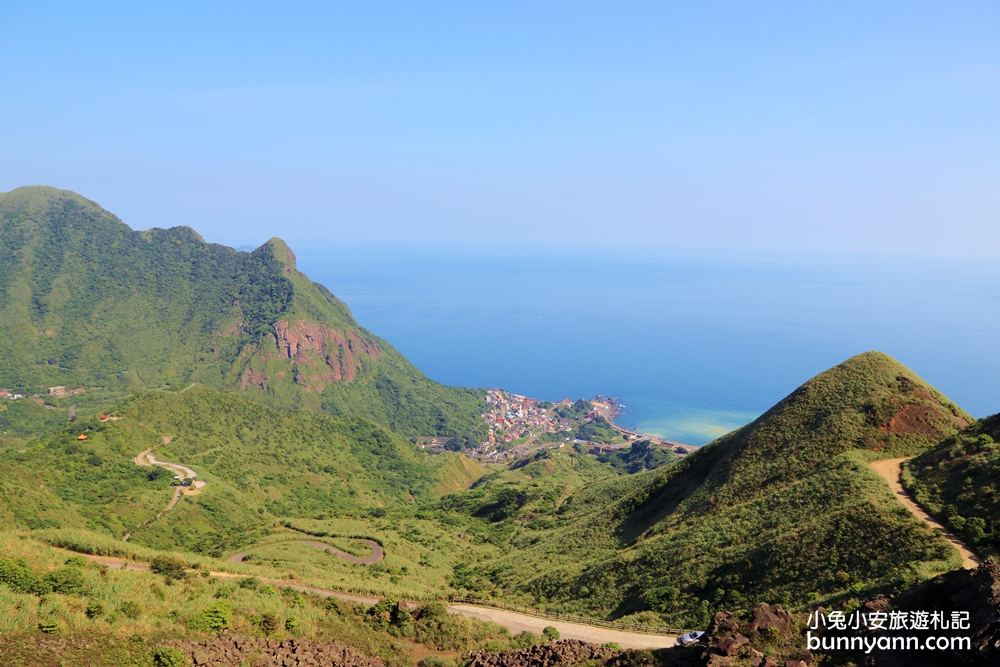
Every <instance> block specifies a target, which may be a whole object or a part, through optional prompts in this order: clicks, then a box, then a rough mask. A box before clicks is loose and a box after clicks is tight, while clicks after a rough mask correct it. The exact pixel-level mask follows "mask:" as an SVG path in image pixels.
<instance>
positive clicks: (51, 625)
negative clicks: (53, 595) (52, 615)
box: [38, 619, 59, 635]
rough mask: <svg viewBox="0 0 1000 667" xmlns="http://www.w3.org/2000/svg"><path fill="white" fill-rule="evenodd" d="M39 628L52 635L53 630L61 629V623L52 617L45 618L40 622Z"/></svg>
mask: <svg viewBox="0 0 1000 667" xmlns="http://www.w3.org/2000/svg"><path fill="white" fill-rule="evenodd" d="M38 629H39V630H41V631H42V632H44V633H45V634H47V635H51V634H52V633H53V632H57V631H58V630H59V623H58V622H57V621H53V620H51V619H49V620H45V621H42V622H41V623H39V624H38Z"/></svg>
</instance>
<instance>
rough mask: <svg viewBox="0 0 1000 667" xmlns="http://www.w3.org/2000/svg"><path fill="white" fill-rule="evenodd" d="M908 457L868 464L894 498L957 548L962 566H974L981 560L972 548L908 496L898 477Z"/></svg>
mask: <svg viewBox="0 0 1000 667" xmlns="http://www.w3.org/2000/svg"><path fill="white" fill-rule="evenodd" d="M909 458H910V457H905V458H901V459H880V460H878V461H871V462H870V463H869V464H868V465H869V466H870V467H871V469H872V470H874V471H875V472H876V473H878V475H879V477H881V478H882V479H884V480H885V481H886V482H888V483H889V488H890V489H892V492H893V493H894V494H895V496H896V500H898V501H899V502H901V503H902V504H903V506H904V507H905V508H906V509H908V510H910V512H911V513H912V514H913V516H915V517H917V518H918V519H920V520H921V521H923V522H924V523H926V524H927V525H928V526H930V527H931V528H933V529H934V530H936V531H938V532H939V533H941V536H942V537H943V538H944V539H946V540H948V541H949V542H951V545H952V546H953V547H955V548H956V549H958V553H960V554H961V555H962V567H963V568H974V567H976V566H977V565H979V564H980V563H982V562H983V561H982V559H981V558H979V556H977V555H976V554H974V553H972V550H971V549H969V547H967V546H965V543H963V542H962V541H961V540H960V539H958V537H957V536H956V535H955V534H954V533H953V532H951V531H950V530H948V529H947V528H945V527H944V526H943V525H942V524H941V522H940V521H938V520H937V519H935V518H934V517H932V516H931V515H930V514H928V513H927V512H925V511H924V510H923V508H921V507H920V505H918V504H917V503H915V502H913V499H912V498H910V496H909V494H908V493H906V490H905V489H904V488H903V484H902V482H901V481H900V478H901V476H902V474H903V462H904V461H907V460H909Z"/></svg>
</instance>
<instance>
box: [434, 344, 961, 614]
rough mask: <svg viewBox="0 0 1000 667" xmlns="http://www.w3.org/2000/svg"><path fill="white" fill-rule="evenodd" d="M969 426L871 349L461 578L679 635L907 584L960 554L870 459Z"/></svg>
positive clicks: (621, 482)
mask: <svg viewBox="0 0 1000 667" xmlns="http://www.w3.org/2000/svg"><path fill="white" fill-rule="evenodd" d="M970 421H971V418H970V417H969V416H968V415H967V414H965V413H964V412H963V411H961V410H960V409H959V408H958V407H957V406H955V405H954V404H953V403H951V402H950V401H949V400H948V399H947V398H945V397H944V396H942V395H941V394H940V393H939V392H937V391H936V390H934V389H933V388H932V387H930V386H929V385H927V383H925V382H923V381H922V380H921V379H920V378H918V377H917V376H916V375H915V374H914V373H913V372H912V371H910V370H909V369H907V368H905V367H904V366H902V365H901V364H899V363H898V362H896V361H894V360H893V359H891V358H889V357H887V356H886V355H884V354H880V353H877V352H869V353H865V354H862V355H859V356H857V357H853V358H852V359H849V360H848V361H846V362H844V363H843V364H841V365H839V366H837V367H835V368H832V369H830V370H828V371H826V372H824V373H822V374H820V375H818V376H817V377H815V378H813V379H812V380H810V381H809V382H807V383H805V384H804V385H802V386H801V387H799V388H798V389H797V390H796V391H794V392H793V393H792V394H791V395H789V396H788V397H787V398H785V399H784V400H782V401H781V402H780V403H778V404H777V405H776V406H774V407H773V408H772V409H771V410H769V411H768V412H767V413H766V414H764V415H762V416H761V417H760V418H759V419H757V420H756V421H754V422H753V423H751V424H749V425H747V426H745V427H743V428H741V429H739V430H737V431H734V432H733V433H730V434H728V435H726V436H724V437H722V438H719V439H718V440H716V441H715V442H713V443H711V444H709V445H707V446H705V447H703V448H702V449H701V450H699V451H698V452H696V453H694V454H692V455H690V456H688V457H686V458H685V459H684V460H682V461H680V462H679V463H676V464H674V465H668V466H663V467H661V468H657V469H655V470H651V471H646V472H640V473H638V474H635V475H627V476H621V477H614V478H611V479H606V480H603V481H597V482H595V483H592V484H589V485H587V486H586V487H584V488H583V489H581V490H579V491H577V492H576V493H574V494H573V495H571V496H569V497H568V498H566V499H565V500H564V501H563V502H562V503H561V504H560V505H559V507H558V510H557V511H555V512H554V513H553V514H554V516H553V517H552V518H553V519H554V521H555V528H553V529H552V530H551V531H548V532H547V533H545V534H544V535H538V536H536V537H535V538H534V539H532V540H531V541H530V544H526V545H522V548H520V549H518V550H517V551H516V552H513V553H511V555H510V556H509V557H507V558H506V559H503V560H500V561H498V562H496V563H492V564H489V565H483V566H480V567H478V568H474V575H475V576H471V575H470V576H467V577H465V581H466V582H468V587H470V590H476V589H478V590H476V592H478V593H482V592H485V591H490V590H499V589H502V590H504V591H506V593H507V594H508V595H513V596H516V597H519V598H521V599H522V600H524V601H525V602H529V603H531V604H548V605H549V606H551V607H555V608H559V609H563V610H567V611H576V612H582V613H586V614H598V615H602V616H612V617H615V616H624V615H629V614H642V613H644V612H645V613H647V614H648V613H652V614H655V616H652V617H650V620H661V621H666V622H667V623H669V624H671V625H673V626H675V627H696V626H698V625H702V624H704V623H706V622H707V621H708V619H709V617H710V614H711V612H712V611H714V610H716V609H718V608H730V609H736V610H748V609H749V608H750V607H751V606H752V605H753V604H755V603H756V602H759V601H761V600H769V601H781V602H783V603H786V604H792V605H799V606H802V605H806V604H807V603H808V604H816V603H820V602H824V601H830V600H835V599H843V598H847V597H857V596H860V595H862V594H867V593H870V592H874V591H892V590H901V589H902V588H904V587H906V586H907V585H909V584H910V583H912V582H913V581H915V580H917V579H919V578H923V577H926V576H928V575H929V574H931V573H932V572H935V571H940V570H942V569H947V568H949V567H951V566H953V565H954V564H955V563H957V562H958V555H957V553H956V552H955V551H954V550H953V548H952V547H951V546H950V545H949V544H948V543H947V542H945V541H944V540H943V539H942V538H941V537H940V536H939V535H938V534H937V533H935V532H934V531H933V530H931V529H930V528H928V527H927V526H925V525H924V524H922V523H920V522H919V521H917V520H916V519H915V518H913V517H912V516H911V515H910V514H909V513H908V512H907V510H906V509H904V508H903V506H902V505H901V504H900V503H899V502H898V501H897V500H896V499H895V498H894V496H893V494H892V492H891V491H890V490H889V488H888V487H887V485H886V484H885V482H884V481H883V480H882V479H880V478H879V477H878V476H877V475H876V474H875V473H874V472H872V471H871V470H870V468H869V467H868V465H867V462H868V461H870V460H872V459H875V458H884V457H889V456H902V455H907V454H917V453H920V452H922V451H925V450H927V449H929V448H930V447H932V446H934V445H935V444H936V443H938V442H940V441H941V440H942V439H944V438H946V437H949V436H952V435H954V434H955V433H957V432H958V431H959V430H960V429H962V428H963V427H965V426H966V425H967V424H968V423H969V422H970ZM445 501H448V499H447V498H446V499H445ZM525 562H530V563H532V567H531V568H524V567H522V566H521V564H522V563H525Z"/></svg>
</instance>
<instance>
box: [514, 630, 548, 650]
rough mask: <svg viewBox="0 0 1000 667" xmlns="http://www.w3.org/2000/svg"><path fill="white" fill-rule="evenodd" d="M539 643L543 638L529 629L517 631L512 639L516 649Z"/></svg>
mask: <svg viewBox="0 0 1000 667" xmlns="http://www.w3.org/2000/svg"><path fill="white" fill-rule="evenodd" d="M539 643H541V638H540V637H539V636H538V635H536V634H535V633H533V632H530V631H528V630H525V631H523V632H519V633H517V634H516V635H514V636H513V638H511V640H510V644H511V647H512V648H515V649H518V648H528V647H529V646H534V645H535V644H539Z"/></svg>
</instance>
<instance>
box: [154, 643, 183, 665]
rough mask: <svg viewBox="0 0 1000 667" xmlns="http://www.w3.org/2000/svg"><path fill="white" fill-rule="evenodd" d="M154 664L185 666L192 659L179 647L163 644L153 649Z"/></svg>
mask: <svg viewBox="0 0 1000 667" xmlns="http://www.w3.org/2000/svg"><path fill="white" fill-rule="evenodd" d="M153 664H154V665H155V666H156V667H184V665H190V664H191V661H190V660H189V659H188V657H187V656H186V655H184V652H183V651H181V650H180V649H179V648H174V647H173V646H161V647H160V648H154V649H153Z"/></svg>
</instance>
